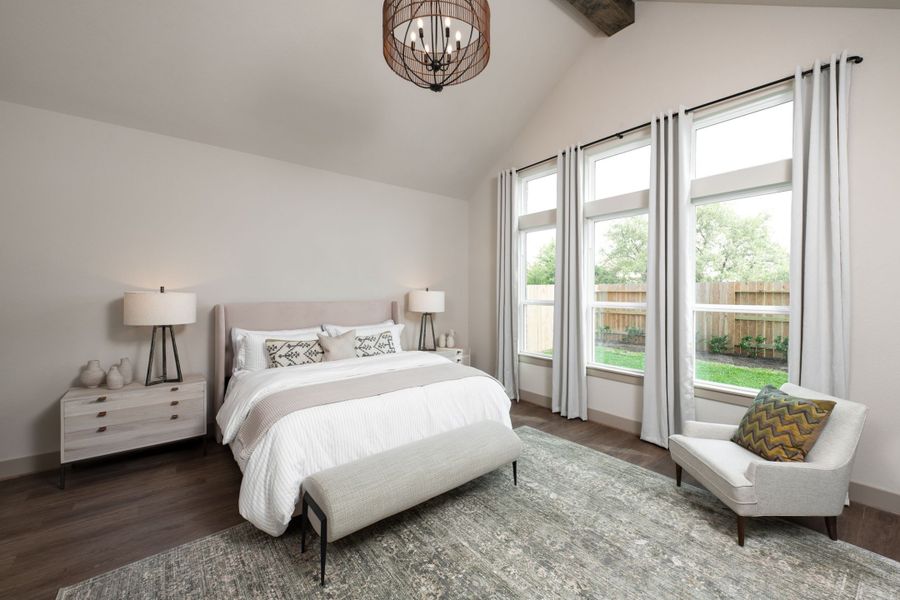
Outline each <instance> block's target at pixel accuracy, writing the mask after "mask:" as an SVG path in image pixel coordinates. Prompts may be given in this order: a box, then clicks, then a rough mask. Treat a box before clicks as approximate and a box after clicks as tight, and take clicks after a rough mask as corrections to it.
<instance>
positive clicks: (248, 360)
mask: <svg viewBox="0 0 900 600" xmlns="http://www.w3.org/2000/svg"><path fill="white" fill-rule="evenodd" d="M319 333H322V328H321V327H309V328H306V329H282V330H279V331H252V330H249V329H240V328H238V327H233V328H232V329H231V349H232V352H233V354H234V363H233V370H235V371H241V370H248V371H259V370H262V369H265V368H267V367H268V366H269V357H268V354H267V353H266V340H268V339H279V340H286V341H306V340H316V339H318V338H317V337H316V335H317V334H319Z"/></svg>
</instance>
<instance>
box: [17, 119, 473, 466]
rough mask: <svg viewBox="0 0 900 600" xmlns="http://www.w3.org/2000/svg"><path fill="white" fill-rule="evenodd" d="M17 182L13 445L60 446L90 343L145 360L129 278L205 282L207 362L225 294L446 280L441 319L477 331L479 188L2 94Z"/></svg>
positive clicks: (182, 286)
mask: <svg viewBox="0 0 900 600" xmlns="http://www.w3.org/2000/svg"><path fill="white" fill-rule="evenodd" d="M0 200H2V216H0V282H2V293H0V335H2V341H3V343H2V344H0V422H2V424H3V428H2V435H0V462H2V461H4V460H8V459H13V458H17V457H23V456H31V455H37V454H41V453H47V452H52V451H55V450H56V449H57V448H58V440H59V416H58V414H59V413H58V404H57V400H58V399H59V398H60V396H62V394H63V393H64V392H65V391H66V388H67V387H68V386H69V385H70V384H72V383H73V382H74V381H75V380H76V378H77V377H78V374H79V367H80V366H81V365H83V364H84V363H85V362H86V361H87V360H88V359H92V358H98V359H100V360H101V362H102V364H103V366H104V367H108V366H109V365H110V364H112V363H114V362H117V361H118V359H119V358H120V357H122V356H128V357H130V358H131V359H132V360H133V361H134V362H135V364H136V367H137V370H138V376H143V374H144V372H143V370H144V368H145V366H146V362H145V361H146V360H147V354H146V352H147V349H148V345H149V344H148V336H149V333H150V332H149V330H147V329H145V328H130V327H124V326H123V325H122V300H121V298H122V293H123V292H124V291H125V290H131V289H154V288H155V287H156V286H159V285H163V284H164V285H166V286H167V287H168V288H169V289H171V290H191V291H195V292H196V293H197V296H198V322H197V323H196V324H194V325H190V326H187V327H185V328H180V329H179V330H178V331H177V335H178V342H179V349H180V354H181V359H182V364H183V366H184V368H185V370H186V371H187V372H200V373H204V374H206V375H207V376H210V375H211V371H212V359H211V350H212V335H211V327H210V325H211V320H212V317H211V311H212V307H213V305H215V304H218V303H222V302H239V301H270V300H345V299H350V300H353V299H357V300H366V299H389V298H390V299H405V298H404V294H405V293H406V291H407V290H409V289H411V288H420V287H425V286H431V287H433V288H437V289H442V290H446V292H447V312H446V313H445V314H443V315H439V318H438V319H436V325H437V327H438V328H439V329H441V330H443V329H446V328H450V327H453V328H455V329H456V331H457V332H458V333H459V337H460V340H461V342H460V343H466V341H467V332H468V327H467V325H468V287H467V285H468V273H467V252H468V237H467V228H468V203H467V202H465V201H462V200H455V199H452V198H447V197H442V196H436V195H432V194H427V193H424V192H419V191H413V190H409V189H405V188H399V187H394V186H390V185H385V184H380V183H374V182H371V181H366V180H363V179H357V178H353V177H348V176H344V175H337V174H334V173H329V172H326V171H320V170H315V169H309V168H305V167H301V166H297V165H294V164H289V163H285V162H280V161H276V160H271V159H266V158H261V157H258V156H253V155H249V154H242V153H239V152H234V151H230V150H224V149H221V148H216V147H212V146H206V145H202V144H197V143H193V142H187V141H184V140H179V139H175V138H170V137H165V136H160V135H155V134H150V133H146V132H142V131H137V130H133V129H126V128H123V127H118V126H114V125H108V124H104V123H99V122H96V121H90V120H86V119H81V118H76V117H71V116H66V115H62V114H58V113H52V112H47V111H42V110H37V109H33V108H27V107H24V106H20V105H15V104H8V103H2V102H0ZM409 318H410V320H411V321H414V320H415V318H416V316H415V315H409ZM408 329H412V327H408ZM413 340H415V332H413V331H409V332H408V335H407V336H406V342H407V343H409V342H410V341H413Z"/></svg>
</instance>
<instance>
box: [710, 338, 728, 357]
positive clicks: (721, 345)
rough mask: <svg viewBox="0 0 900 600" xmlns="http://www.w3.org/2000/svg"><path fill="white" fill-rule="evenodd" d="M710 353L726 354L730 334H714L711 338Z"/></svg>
mask: <svg viewBox="0 0 900 600" xmlns="http://www.w3.org/2000/svg"><path fill="white" fill-rule="evenodd" d="M709 352H710V354H725V353H726V352H728V336H727V335H714V336H712V337H711V338H709Z"/></svg>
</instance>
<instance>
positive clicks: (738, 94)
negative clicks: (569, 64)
mask: <svg viewBox="0 0 900 600" xmlns="http://www.w3.org/2000/svg"><path fill="white" fill-rule="evenodd" d="M862 61H863V58H862V56H851V57H849V58H848V59H847V62H849V63H855V64H857V65H858V64H859V63H861V62H862ZM830 67H831V63H826V64H823V65H822V69H823V70H824V69H828V68H830ZM812 72H813V70H812V69H807V70H806V71H803V72H802V73H801V74H800V75H801V76H802V77H806V76H807V75H809V74H810V73H812ZM793 79H794V75H788V76H786V77H782V78H781V79H776V80H775V81H770V82H768V83H763V84H762V85H758V86H756V87H752V88H750V89H749V90H744V91H742V92H736V93H734V94H729V95H727V96H722V97H721V98H716V99H715V100H710V101H709V102H704V103H703V104H698V105H697V106H692V107H691V108H688V109H685V111H684V112H686V113H689V112H694V111H696V110H701V109H704V108H707V107H709V106H713V105H716V104H719V103H721V102H727V101H729V100H734V99H735V98H740V97H741V96H745V95H747V94H752V93H753V92H758V91H760V90H764V89H766V88H768V87H772V86H775V85H778V84H780V83H785V82H788V81H791V80H793ZM645 127H650V122H649V121H648V122H646V123H642V124H641V125H636V126H634V127H629V128H628V129H623V130H622V131H620V132H618V133H614V134H612V135H608V136H606V137H602V138H600V139H599V140H594V141H593V142H588V143H587V144H582V145H581V146H580V148H581V149H582V150H583V149H585V148H590V147H591V146H596V145H597V144H602V143H603V142H608V141H609V140H613V139H615V138H619V139H622V138H624V137H625V136H626V135H628V134H629V133H634V132H635V131H638V130H641V129H644V128H645ZM554 158H556V157H555V156H548V157H547V158H544V159H541V160H539V161H536V162H533V163H531V164H530V165H526V166H524V167H519V168H518V169H516V171H525V170H526V169H530V168H531V167H536V166H538V165H539V164H542V163H545V162H547V161H550V160H553V159H554Z"/></svg>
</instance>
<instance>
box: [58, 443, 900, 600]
mask: <svg viewBox="0 0 900 600" xmlns="http://www.w3.org/2000/svg"><path fill="white" fill-rule="evenodd" d="M516 432H517V433H518V434H519V436H520V437H521V439H522V441H523V442H524V445H525V449H524V452H523V455H522V457H521V459H520V461H519V485H518V487H513V484H512V473H511V469H510V468H503V469H499V470H497V471H495V472H493V473H491V474H489V475H486V476H484V477H482V478H480V479H477V480H475V481H473V482H471V483H469V484H467V485H465V486H463V487H461V488H459V489H457V490H454V491H453V492H450V493H448V494H445V495H443V496H440V497H438V498H435V499H433V500H431V501H429V502H427V503H426V504H423V505H421V506H419V507H417V508H415V509H412V510H409V511H407V512H404V513H402V514H400V515H397V516H395V517H393V518H391V519H388V520H386V521H383V522H382V523H379V524H377V525H375V526H373V527H370V528H367V529H365V530H363V531H360V532H357V533H356V534H354V535H352V536H349V537H347V538H344V539H343V540H339V541H338V542H335V543H333V544H330V545H329V549H328V570H327V578H328V582H327V586H326V587H324V588H320V587H319V585H318V568H319V561H318V552H317V550H318V546H317V543H318V540H317V539H314V540H313V544H312V549H311V550H310V549H307V552H306V553H305V554H304V555H301V554H300V541H299V535H298V533H299V530H298V527H297V525H296V523H295V524H292V526H291V528H290V529H289V530H288V532H287V533H286V534H285V535H283V536H282V537H280V538H273V537H270V536H268V535H266V534H265V533H262V532H260V531H258V530H256V529H255V528H254V527H253V526H251V525H249V524H247V523H245V524H243V525H239V526H237V527H233V528H231V529H228V530H225V531H222V532H219V533H217V534H214V535H211V536H209V537H206V538H203V539H201V540H197V541H195V542H191V543H189V544H185V545H183V546H179V547H177V548H173V549H172V550H169V551H166V552H163V553H161V554H158V555H156V556H151V557H149V558H146V559H144V560H141V561H138V562H135V563H132V564H130V565H126V566H124V567H122V568H120V569H116V570H115V571H111V572H109V573H105V574H103V575H100V576H98V577H94V578H92V579H89V580H87V581H83V582H81V583H79V584H76V585H73V586H70V587H67V588H63V589H61V590H60V592H59V596H58V598H61V599H66V600H74V599H80V598H91V599H101V598H117V599H123V598H137V599H173V600H174V599H184V598H265V599H271V600H280V599H283V598H284V599H287V598H298V599H299V598H319V597H321V598H367V599H388V598H576V597H578V598H766V597H786V598H865V599H876V598H896V597H898V595H900V563H897V562H894V561H892V560H890V559H887V558H884V557H881V556H878V555H876V554H873V553H871V552H868V551H866V550H863V549H861V548H857V547H855V546H852V545H850V544H846V543H844V542H832V541H831V540H829V539H828V538H827V537H826V536H824V535H822V534H820V533H816V532H813V531H811V530H809V529H805V528H803V527H800V526H798V525H793V524H791V523H787V522H785V521H781V520H778V519H754V520H751V521H750V523H749V524H748V528H747V545H746V546H745V547H743V548H741V547H739V546H738V545H737V543H736V541H735V518H734V515H733V514H732V513H731V512H730V511H729V510H728V509H727V508H726V507H725V506H724V505H722V504H721V503H720V502H719V501H718V500H717V499H716V498H714V497H713V496H712V495H710V494H709V493H708V492H706V491H705V490H701V489H698V488H695V487H692V486H689V485H685V486H683V487H681V488H677V487H675V483H674V481H673V480H672V479H670V478H667V477H664V476H662V475H659V474H657V473H654V472H652V471H648V470H646V469H643V468H641V467H638V466H635V465H632V464H630V463H627V462H623V461H621V460H618V459H615V458H612V457H610V456H607V455H605V454H603V453H600V452H597V451H594V450H591V449H589V448H586V447H584V446H580V445H577V444H574V443H572V442H568V441H566V440H563V439H561V438H558V437H555V436H552V435H549V434H546V433H542V432H540V431H537V430H535V429H531V428H528V427H521V428H519V429H517V430H516ZM295 521H296V520H295Z"/></svg>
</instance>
